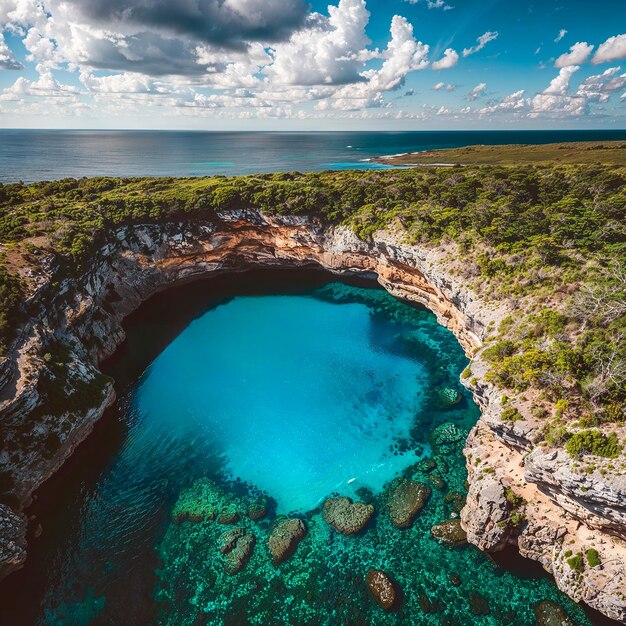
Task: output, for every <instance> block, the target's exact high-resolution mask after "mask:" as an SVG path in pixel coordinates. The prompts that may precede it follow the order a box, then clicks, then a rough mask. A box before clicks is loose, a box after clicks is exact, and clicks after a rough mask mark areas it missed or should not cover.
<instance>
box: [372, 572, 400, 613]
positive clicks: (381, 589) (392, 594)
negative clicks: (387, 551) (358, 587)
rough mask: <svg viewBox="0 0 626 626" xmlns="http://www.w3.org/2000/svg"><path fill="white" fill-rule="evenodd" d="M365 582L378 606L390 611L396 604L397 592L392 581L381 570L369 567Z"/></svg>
mask: <svg viewBox="0 0 626 626" xmlns="http://www.w3.org/2000/svg"><path fill="white" fill-rule="evenodd" d="M365 582H366V584H367V588H368V589H369V591H370V593H371V594H372V598H374V600H375V601H376V603H377V604H378V606H380V608H381V609H383V610H385V611H392V610H394V609H395V608H397V605H398V592H397V589H396V585H395V584H394V582H393V581H392V580H391V578H389V576H387V574H385V572H382V571H381V570H377V569H370V570H369V571H368V572H367V574H366V576H365Z"/></svg>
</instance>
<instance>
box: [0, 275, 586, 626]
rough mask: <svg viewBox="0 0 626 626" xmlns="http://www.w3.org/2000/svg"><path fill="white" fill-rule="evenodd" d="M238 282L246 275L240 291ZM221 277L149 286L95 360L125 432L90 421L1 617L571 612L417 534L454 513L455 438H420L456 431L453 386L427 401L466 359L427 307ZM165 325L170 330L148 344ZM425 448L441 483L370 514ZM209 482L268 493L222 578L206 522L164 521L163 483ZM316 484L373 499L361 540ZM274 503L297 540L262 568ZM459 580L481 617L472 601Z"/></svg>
mask: <svg viewBox="0 0 626 626" xmlns="http://www.w3.org/2000/svg"><path fill="white" fill-rule="evenodd" d="M242 280H243V282H241V281H242ZM255 280H256V281H257V282H258V281H259V280H260V281H261V282H262V283H263V286H262V287H259V288H258V289H257V288H256V287H250V285H251V284H255ZM307 280H308V281H309V282H310V284H311V286H310V287H307V286H306V284H307ZM237 281H239V282H240V283H241V285H240V286H239V287H236V286H235V287H233V289H235V292H236V290H237V289H239V291H240V292H241V293H242V294H243V295H238V296H235V297H227V296H225V295H224V294H223V293H222V294H221V295H220V292H219V289H217V290H216V294H215V296H211V295H210V294H211V290H212V289H213V290H215V289H216V288H215V287H214V284H213V283H208V284H204V283H201V284H200V285H198V286H197V287H195V286H189V287H186V288H184V290H183V291H182V292H172V294H164V295H163V296H160V297H159V298H160V299H157V302H156V304H155V303H153V304H150V303H149V304H148V306H151V307H152V309H148V313H146V314H145V316H144V317H141V318H139V321H138V322H133V323H132V324H131V327H130V328H129V342H128V345H127V347H126V352H125V353H124V354H123V356H122V358H121V359H119V360H118V361H117V362H116V363H115V370H114V371H112V372H111V373H113V374H115V375H116V376H117V377H118V378H119V379H121V380H126V381H127V382H128V383H130V384H127V385H126V386H124V385H122V393H121V397H120V401H119V407H120V408H119V419H120V422H119V424H120V425H122V426H123V430H119V429H113V433H112V434H111V433H109V434H107V428H112V426H109V427H107V426H106V424H104V425H103V427H102V428H103V429H104V431H103V432H102V433H99V432H98V430H96V434H95V435H94V438H95V439H97V441H96V440H95V439H94V438H92V440H91V443H89V442H88V445H87V446H86V448H85V451H84V452H82V453H81V452H80V451H79V454H78V456H77V457H76V459H74V460H73V462H74V463H75V465H74V466H72V464H71V463H70V464H69V465H68V466H67V470H66V471H67V472H68V474H69V476H65V477H63V475H61V477H60V478H58V479H56V480H57V481H58V484H57V487H56V488H54V489H53V488H52V487H50V491H49V492H48V501H47V503H46V502H45V500H44V501H42V502H41V503H40V504H39V510H37V511H36V512H37V514H38V515H39V516H41V517H42V519H43V522H44V534H43V536H42V539H41V540H39V542H37V541H33V550H32V551H31V557H30V561H29V564H28V565H27V567H26V568H25V570H23V571H22V572H20V573H18V574H16V575H14V577H13V578H12V579H9V580H11V586H10V587H9V586H6V585H5V586H4V587H3V588H2V589H0V594H1V593H4V594H5V595H4V596H2V595H0V623H3V624H4V623H7V624H8V623H10V624H16V625H17V624H32V623H41V624H46V625H47V624H68V625H69V624H71V625H72V626H78V625H82V624H148V623H150V624H151V623H161V624H172V625H174V624H176V625H179V624H248V623H251V624H262V625H263V626H265V625H267V624H300V623H307V624H308V623H315V624H347V623H350V624H431V623H432V624H440V623H442V621H441V620H442V619H444V618H445V619H447V620H448V621H447V622H446V623H450V624H493V625H495V624H506V623H509V624H522V625H523V624H529V625H530V624H532V623H533V619H534V618H533V613H532V606H533V603H535V602H538V601H540V600H543V599H546V598H548V599H551V600H553V601H557V602H560V603H561V604H562V605H563V606H565V607H566V608H567V610H568V612H569V613H570V615H572V616H573V617H575V618H576V620H577V622H578V623H580V624H586V623H587V622H586V618H585V617H584V614H583V613H582V611H580V609H578V608H577V607H576V606H575V605H574V604H573V603H572V602H570V601H569V600H568V599H567V598H566V597H565V596H564V595H563V594H561V593H560V592H558V590H557V589H556V587H555V586H554V584H553V583H552V582H551V581H549V580H547V579H546V578H537V577H534V576H533V577H532V578H525V577H519V576H516V575H514V574H512V573H509V572H507V571H505V570H502V569H501V568H499V567H498V566H496V565H494V564H492V563H490V562H489V560H488V559H487V558H486V557H485V555H483V554H482V553H480V552H479V551H478V550H476V549H475V548H472V547H469V546H468V547H466V548H461V549H457V550H451V549H449V548H447V547H445V546H441V545H440V544H438V543H437V542H435V541H434V540H433V539H431V537H430V532H429V531H430V526H431V525H432V524H434V523H437V522H439V521H443V520H444V519H449V518H450V517H451V516H454V515H457V514H458V513H455V512H454V511H455V510H457V511H458V508H457V509H455V508H454V507H455V506H456V505H455V504H454V503H453V500H454V499H450V497H448V496H455V497H457V496H459V495H460V496H461V497H462V496H463V494H464V493H465V480H466V472H465V461H464V458H463V456H462V453H461V451H462V447H463V441H462V440H459V441H458V442H456V443H455V444H453V445H451V446H448V447H447V448H446V449H445V450H444V451H442V450H437V451H435V450H433V449H432V448H431V446H430V444H429V439H430V437H431V435H432V432H433V429H435V428H436V427H437V426H438V425H441V424H443V423H451V424H454V425H455V426H456V427H457V428H459V429H461V430H462V431H463V432H465V433H467V432H468V431H469V428H470V427H471V426H472V425H473V424H474V423H475V421H476V419H477V418H478V409H477V407H476V406H475V405H474V404H473V402H472V401H471V399H470V397H469V396H468V394H467V393H465V392H463V395H462V398H461V401H460V402H459V403H457V404H454V405H453V406H450V405H441V404H440V403H439V401H435V399H436V397H437V394H436V393H434V392H435V391H436V390H438V389H441V388H444V387H452V388H455V389H457V390H460V389H461V388H460V386H459V385H458V376H459V374H460V372H461V370H462V369H463V368H464V367H465V366H466V364H467V359H466V358H465V356H464V354H463V352H462V350H461V348H460V346H459V345H458V343H457V342H456V340H455V338H454V337H453V336H452V334H451V333H450V332H449V331H447V330H446V329H444V328H442V327H441V326H439V325H438V324H437V322H436V320H435V318H434V316H433V315H432V314H431V313H429V312H427V311H425V310H421V309H417V308H412V307H409V306H408V305H405V304H402V303H400V302H398V301H396V300H394V299H393V298H392V297H391V296H389V295H388V294H386V293H385V292H384V291H382V290H378V289H364V288H362V287H351V286H346V285H343V284H339V283H330V284H326V285H323V286H316V284H317V285H322V284H323V283H324V281H323V280H321V281H320V279H319V278H311V277H308V278H307V279H306V280H305V282H304V284H303V285H302V286H299V281H298V280H297V278H296V279H291V278H289V279H287V281H286V282H285V281H284V280H283V281H282V282H281V279H278V278H272V279H269V280H267V281H266V280H265V279H259V278H258V277H257V278H256V279H253V280H252V282H251V283H250V282H248V283H246V282H245V281H246V279H239V278H233V279H232V282H233V284H238V283H237ZM223 282H224V281H223ZM226 284H228V283H226ZM272 284H274V287H271V288H269V287H268V286H269V285H272ZM294 285H295V286H294ZM268 289H269V291H273V292H274V293H273V294H272V295H267V291H268ZM203 290H206V293H207V294H209V295H207V296H206V297H204V295H202V297H199V295H198V294H199V293H201V294H203V293H204V291H203ZM227 291H228V290H227ZM264 292H265V293H264ZM189 311H191V314H190V313H189ZM190 318H191V319H190ZM181 319H182V320H183V322H182V323H181ZM163 336H169V338H170V339H171V342H170V343H169V345H167V346H161V347H158V346H159V345H160V344H159V342H161V341H163ZM155 346H157V347H155ZM163 347H164V349H161V348H163ZM159 351H160V353H158V354H157V352H159ZM142 355H143V356H142ZM146 355H151V358H153V360H152V362H151V363H150V364H149V366H148V367H147V368H145V369H144V371H143V373H141V374H140V375H138V374H139V372H138V371H136V367H137V366H138V365H139V364H140V363H142V362H143V360H144V359H145V358H146ZM143 367H145V362H144V366H143ZM101 450H106V453H104V452H102V453H101ZM81 454H82V457H81ZM431 456H432V458H434V459H435V461H436V462H437V467H438V469H437V473H440V474H441V476H442V477H443V479H444V485H443V487H442V488H441V490H438V489H436V488H433V495H432V497H431V499H430V501H429V503H428V505H427V506H426V508H425V509H424V511H423V512H422V513H421V514H420V516H419V518H418V520H417V521H416V523H415V525H414V526H413V528H411V529H409V530H405V531H398V530H397V529H395V528H393V527H392V526H391V525H390V523H389V520H388V518H387V516H386V515H385V514H384V504H383V501H382V500H381V494H382V493H383V492H384V487H385V483H387V482H388V481H389V480H391V479H392V478H394V476H397V475H399V474H400V473H404V475H406V476H410V477H412V478H414V479H416V480H421V481H423V482H428V480H429V477H428V474H427V473H424V470H420V469H419V466H418V465H416V461H418V460H419V459H420V458H422V457H427V458H431ZM100 457H101V458H100ZM90 464H91V465H93V467H91V468H90ZM81 473H83V474H84V476H83V477H81ZM62 474H63V473H62ZM207 478H208V479H210V480H212V481H214V482H215V484H217V485H219V486H220V488H222V489H224V490H226V491H228V492H229V493H232V494H237V496H241V497H244V496H246V494H248V495H251V496H254V497H256V496H258V495H259V494H263V495H264V496H266V497H267V499H268V502H269V514H268V518H266V519H265V520H262V521H261V522H255V523H252V522H251V521H249V520H247V521H245V520H244V521H243V522H242V523H243V524H244V525H246V526H247V527H248V528H249V530H250V532H253V533H254V534H255V536H256V537H257V546H256V547H255V550H254V553H253V557H252V559H251V560H250V562H249V564H248V566H247V567H246V569H245V570H244V571H243V572H241V573H240V574H238V575H237V576H235V577H231V576H228V575H227V574H226V573H225V572H224V570H223V563H222V557H221V555H220V554H219V553H218V552H217V548H216V545H217V541H218V537H219V535H220V533H221V532H222V531H223V529H224V527H223V526H222V525H220V524H217V522H212V523H199V524H198V523H195V524H194V523H191V522H184V523H182V524H174V523H172V522H171V511H172V508H173V506H174V504H175V502H176V500H177V499H178V498H179V496H180V494H181V492H184V490H185V489H188V488H189V487H190V486H192V485H193V484H194V481H196V480H198V479H207ZM363 488H367V489H366V490H364V489H363ZM357 490H358V494H359V495H357ZM332 493H338V494H341V495H348V496H351V497H354V498H357V497H361V496H363V497H365V496H364V495H363V494H369V496H368V497H370V498H373V502H374V503H375V506H376V508H377V515H376V516H375V519H374V521H373V523H372V525H371V527H368V529H367V530H366V532H364V534H363V535H362V536H359V537H350V538H344V537H341V536H337V535H334V534H333V533H331V532H330V529H329V527H328V526H327V525H326V523H325V522H324V521H323V520H322V518H321V516H320V513H319V508H318V507H319V505H320V503H321V502H322V500H323V499H324V498H325V497H327V496H329V495H330V494H332ZM455 494H456V495H455ZM43 495H44V498H45V492H44V494H43ZM287 512H297V513H298V514H300V515H303V516H304V517H305V519H306V520H307V525H308V527H309V535H308V537H307V538H306V539H305V540H304V541H303V542H302V546H301V547H300V548H299V549H298V551H297V552H296V554H295V555H294V556H293V557H292V559H290V560H289V561H288V562H287V563H285V564H283V565H282V566H281V567H280V568H275V567H274V566H273V565H271V562H270V560H269V557H268V552H267V545H266V542H267V535H268V533H269V530H270V523H271V520H272V519H273V518H274V517H275V516H276V514H280V513H287ZM46 515H48V518H46V517H45V516H46ZM368 567H380V568H383V569H385V570H387V571H389V572H390V573H392V575H393V576H394V578H395V579H396V580H397V581H398V583H399V584H400V585H401V586H402V588H403V591H404V597H405V600H404V603H403V605H402V608H401V610H400V612H399V613H394V614H390V615H388V614H383V613H382V612H381V611H380V610H379V609H378V608H377V607H376V606H375V605H374V604H373V603H372V601H371V599H370V598H369V597H368V595H367V591H366V588H365V586H364V583H363V577H364V575H365V572H366V571H367V568H368ZM452 574H455V575H458V577H459V579H460V581H461V583H460V585H453V584H451V578H450V576H451V575H452ZM476 594H480V597H481V598H483V599H484V601H485V602H487V603H488V605H489V607H490V608H489V613H488V614H487V613H484V614H481V615H476V614H475V613H472V609H471V607H472V606H473V604H472V602H473V603H474V604H475V600H476ZM424 598H426V599H427V600H428V602H430V603H431V605H428V604H425V603H424ZM425 607H426V608H427V609H428V610H426V608H425Z"/></svg>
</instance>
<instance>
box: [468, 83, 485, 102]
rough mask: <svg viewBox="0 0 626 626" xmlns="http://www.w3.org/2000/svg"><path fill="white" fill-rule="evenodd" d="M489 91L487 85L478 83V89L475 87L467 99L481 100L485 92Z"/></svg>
mask: <svg viewBox="0 0 626 626" xmlns="http://www.w3.org/2000/svg"><path fill="white" fill-rule="evenodd" d="M486 89H487V83H478V85H476V87H474V88H473V89H472V90H471V91H470V92H469V94H468V96H467V99H468V100H476V99H477V98H479V97H480V96H482V95H483V94H484V93H485V90H486Z"/></svg>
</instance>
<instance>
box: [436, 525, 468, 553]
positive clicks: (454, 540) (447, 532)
mask: <svg viewBox="0 0 626 626" xmlns="http://www.w3.org/2000/svg"><path fill="white" fill-rule="evenodd" d="M430 534H431V536H432V537H433V539H436V540H437V541H440V542H441V543H445V544H446V545H447V546H452V547H456V546H461V545H463V544H465V543H467V534H466V533H465V531H464V530H463V528H462V526H461V520H459V519H449V520H447V521H445V522H441V523H440V524H435V525H434V526H433V527H431V529H430Z"/></svg>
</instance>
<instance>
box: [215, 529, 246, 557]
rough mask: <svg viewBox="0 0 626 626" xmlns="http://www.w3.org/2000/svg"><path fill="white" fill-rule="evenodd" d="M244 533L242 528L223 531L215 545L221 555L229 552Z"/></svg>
mask: <svg viewBox="0 0 626 626" xmlns="http://www.w3.org/2000/svg"><path fill="white" fill-rule="evenodd" d="M245 534H246V531H245V530H244V529H243V528H233V529H231V530H226V531H224V532H223V533H222V534H221V535H220V538H219V539H218V540H217V545H218V547H219V551H220V553H221V554H226V553H227V552H230V551H231V550H232V549H233V548H234V547H235V546H236V545H237V540H238V539H240V538H241V537H243V536H244V535H245Z"/></svg>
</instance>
